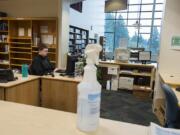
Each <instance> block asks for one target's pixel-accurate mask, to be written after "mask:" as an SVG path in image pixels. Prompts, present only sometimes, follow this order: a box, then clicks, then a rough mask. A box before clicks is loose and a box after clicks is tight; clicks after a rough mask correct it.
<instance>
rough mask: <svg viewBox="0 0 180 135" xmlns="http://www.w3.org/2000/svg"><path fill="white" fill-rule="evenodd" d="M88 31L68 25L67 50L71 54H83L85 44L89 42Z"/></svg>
mask: <svg viewBox="0 0 180 135" xmlns="http://www.w3.org/2000/svg"><path fill="white" fill-rule="evenodd" d="M88 37H89V31H88V30H85V29H82V28H78V27H75V26H70V32H69V52H70V53H72V54H83V53H84V49H85V47H86V45H87V44H88V43H89V39H88Z"/></svg>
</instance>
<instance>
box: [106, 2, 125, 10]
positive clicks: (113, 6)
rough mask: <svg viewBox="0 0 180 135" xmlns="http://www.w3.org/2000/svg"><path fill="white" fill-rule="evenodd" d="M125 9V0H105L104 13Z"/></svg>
mask: <svg viewBox="0 0 180 135" xmlns="http://www.w3.org/2000/svg"><path fill="white" fill-rule="evenodd" d="M126 9H127V0H107V1H105V13H108V12H114V11H118V10H126Z"/></svg>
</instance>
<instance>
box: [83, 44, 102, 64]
mask: <svg viewBox="0 0 180 135" xmlns="http://www.w3.org/2000/svg"><path fill="white" fill-rule="evenodd" d="M101 51H102V46H101V45H99V44H89V45H87V46H86V49H85V54H86V63H87V64H96V65H98V64H99V53H100V52H101Z"/></svg>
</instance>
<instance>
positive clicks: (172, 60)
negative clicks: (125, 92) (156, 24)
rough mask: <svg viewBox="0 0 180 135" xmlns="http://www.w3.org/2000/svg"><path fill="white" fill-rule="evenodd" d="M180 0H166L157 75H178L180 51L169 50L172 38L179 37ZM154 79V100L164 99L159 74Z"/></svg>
mask: <svg viewBox="0 0 180 135" xmlns="http://www.w3.org/2000/svg"><path fill="white" fill-rule="evenodd" d="M179 5H180V0H166V4H165V12H164V19H163V25H162V30H161V45H160V56H159V68H158V73H168V74H180V51H177V50H172V49H171V39H172V36H180V8H179ZM158 73H157V77H156V86H155V98H154V104H155V106H156V99H162V98H164V94H163V92H162V90H161V87H160V81H159V74H158Z"/></svg>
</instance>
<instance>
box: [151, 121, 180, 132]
mask: <svg viewBox="0 0 180 135" xmlns="http://www.w3.org/2000/svg"><path fill="white" fill-rule="evenodd" d="M149 128H150V130H149V134H148V135H180V130H177V129H172V128H163V127H161V126H159V125H157V124H155V123H151V125H150V127H149Z"/></svg>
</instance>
